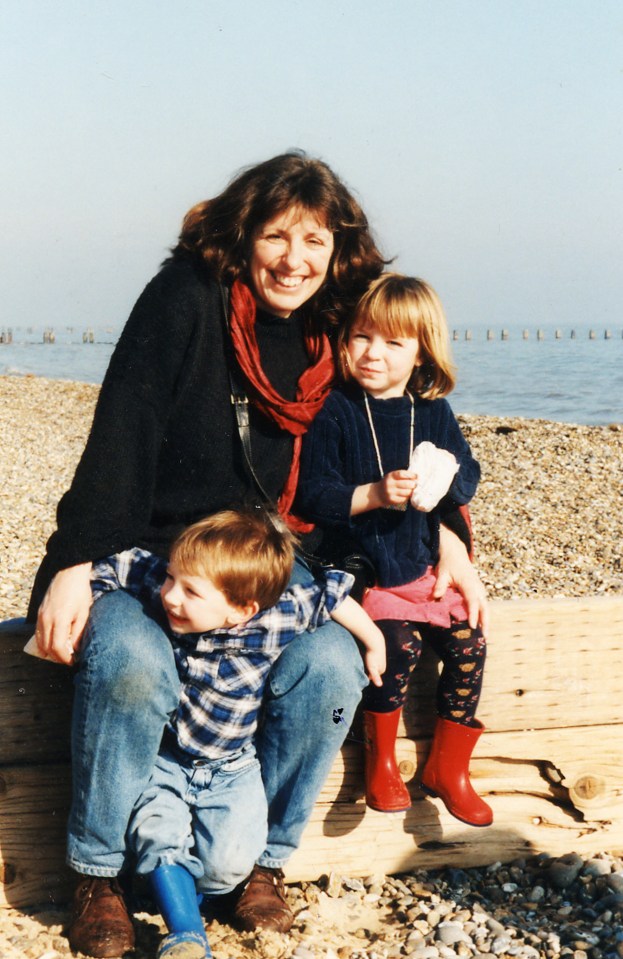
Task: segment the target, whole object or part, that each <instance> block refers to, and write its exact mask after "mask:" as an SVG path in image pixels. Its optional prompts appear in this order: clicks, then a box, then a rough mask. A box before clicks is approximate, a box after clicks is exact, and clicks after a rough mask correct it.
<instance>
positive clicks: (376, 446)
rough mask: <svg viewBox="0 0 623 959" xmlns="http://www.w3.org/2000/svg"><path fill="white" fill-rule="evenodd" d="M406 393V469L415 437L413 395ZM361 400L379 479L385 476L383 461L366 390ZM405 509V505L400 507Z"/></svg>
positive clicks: (407, 391)
mask: <svg viewBox="0 0 623 959" xmlns="http://www.w3.org/2000/svg"><path fill="white" fill-rule="evenodd" d="M405 392H406V395H407V396H408V397H409V399H410V400H411V428H410V434H409V459H408V460H407V465H406V467H405V468H406V469H408V468H409V463H410V462H411V457H412V455H413V440H414V437H415V403H414V401H413V396H412V394H411V393H409V390H406V391H405ZM363 402H364V405H365V407H366V413H367V415H368V423H369V424H370V432H371V433H372V442H373V443H374V449H375V452H376V461H377V463H378V464H379V472H380V474H381V479H383V477H384V476H385V470H384V469H383V461H382V459H381V450H380V448H379V441H378V439H377V436H376V430H375V429H374V422H373V420H372V410H371V409H370V403H369V402H368V394H367V393H366V391H365V390H364V391H363ZM402 508H404V509H406V505H405V506H404V507H402Z"/></svg>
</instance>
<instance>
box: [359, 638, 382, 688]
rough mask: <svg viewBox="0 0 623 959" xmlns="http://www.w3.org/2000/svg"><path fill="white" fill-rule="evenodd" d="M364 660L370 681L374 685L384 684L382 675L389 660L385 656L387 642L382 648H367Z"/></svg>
mask: <svg viewBox="0 0 623 959" xmlns="http://www.w3.org/2000/svg"><path fill="white" fill-rule="evenodd" d="M363 661H364V664H365V667H366V673H367V674H368V677H369V679H370V682H371V683H372V684H373V685H374V686H382V685H383V680H382V679H381V676H382V675H383V673H384V672H385V670H386V668H387V660H386V657H385V643H383V646H382V648H381V647H379V648H378V649H373V650H367V651H366V652H365V653H364V657H363Z"/></svg>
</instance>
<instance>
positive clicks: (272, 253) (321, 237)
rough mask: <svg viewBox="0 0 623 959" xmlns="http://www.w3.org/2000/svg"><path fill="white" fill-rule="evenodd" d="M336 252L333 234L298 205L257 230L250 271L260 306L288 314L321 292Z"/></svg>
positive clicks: (254, 292) (274, 312) (253, 288)
mask: <svg viewBox="0 0 623 959" xmlns="http://www.w3.org/2000/svg"><path fill="white" fill-rule="evenodd" d="M332 254H333V234H332V233H331V231H330V230H328V229H327V228H326V226H325V225H324V224H323V223H321V222H320V221H319V220H318V219H317V218H316V217H315V216H314V215H313V214H312V213H308V212H306V211H305V210H297V209H296V208H294V209H291V210H287V211H286V212H285V213H282V214H280V215H279V216H276V217H274V219H272V220H269V221H268V223H265V224H264V226H263V227H262V228H261V229H260V230H258V232H257V233H256V235H255V237H254V240H253V246H252V249H251V262H250V264H249V272H250V275H251V286H252V290H253V294H254V296H255V299H256V301H257V303H258V305H259V306H261V307H263V308H264V309H265V310H268V311H269V312H270V313H272V314H274V315H275V316H283V317H287V316H290V314H291V313H292V312H293V311H294V310H296V309H298V307H299V306H302V305H303V303H306V302H307V300H309V299H310V297H312V296H313V295H314V293H317V292H318V290H319V289H320V287H321V286H322V284H323V283H324V281H325V278H326V275H327V270H328V269H329V264H330V262H331V256H332Z"/></svg>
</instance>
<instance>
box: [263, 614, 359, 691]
mask: <svg viewBox="0 0 623 959" xmlns="http://www.w3.org/2000/svg"><path fill="white" fill-rule="evenodd" d="M367 682H368V680H367V677H366V675H365V671H364V668H363V661H362V658H361V654H360V653H359V650H358V648H357V644H356V643H355V640H354V639H353V637H352V636H351V634H350V633H349V632H347V630H345V629H343V628H342V627H341V626H338V625H337V623H334V622H330V623H326V624H325V625H324V626H322V627H321V628H320V629H317V630H316V631H315V632H314V633H303V634H302V635H301V636H298V637H297V638H296V639H295V640H293V642H292V643H290V645H289V646H287V647H286V649H285V650H284V651H283V653H282V654H281V656H280V657H279V659H278V660H277V662H276V664H275V665H274V666H273V669H272V671H271V674H270V678H269V690H270V694H271V695H272V696H273V697H279V696H283V695H285V694H286V693H288V692H290V691H292V690H294V689H295V688H297V687H299V686H300V687H305V688H306V689H307V690H314V694H315V695H318V696H319V697H320V698H321V699H322V698H324V697H326V696H330V697H331V698H334V697H335V693H336V691H338V692H340V693H344V694H345V695H349V696H351V697H352V698H353V699H354V700H355V701H358V700H359V698H360V696H361V690H362V689H363V688H364V687H365V686H366V685H367Z"/></svg>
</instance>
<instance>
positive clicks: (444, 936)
mask: <svg viewBox="0 0 623 959" xmlns="http://www.w3.org/2000/svg"><path fill="white" fill-rule="evenodd" d="M435 938H436V939H437V940H439V942H442V943H443V944H444V946H453V945H454V944H455V943H457V942H469V936H467V935H466V934H465V932H464V931H463V928H462V926H461V925H460V924H459V923H458V922H440V923H439V925H438V926H437V928H436V930H435Z"/></svg>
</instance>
